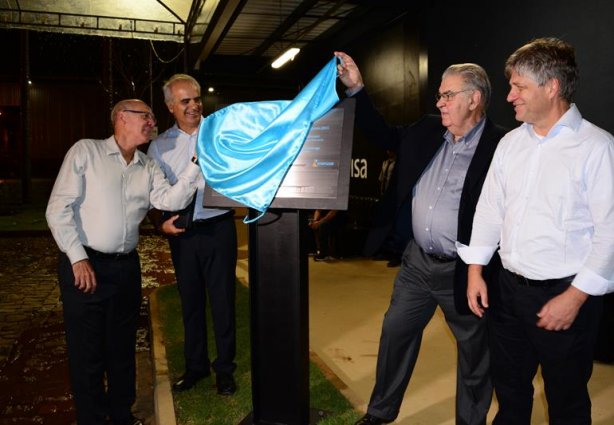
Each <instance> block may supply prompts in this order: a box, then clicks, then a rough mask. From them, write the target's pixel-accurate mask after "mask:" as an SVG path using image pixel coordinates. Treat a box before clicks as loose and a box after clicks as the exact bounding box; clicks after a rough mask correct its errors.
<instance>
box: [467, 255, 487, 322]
mask: <svg viewBox="0 0 614 425" xmlns="http://www.w3.org/2000/svg"><path fill="white" fill-rule="evenodd" d="M482 268H483V267H482V266H481V265H478V264H469V271H468V273H467V302H468V304H469V309H471V311H472V312H473V314H475V315H476V316H478V317H483V316H484V311H485V309H486V308H488V289H487V287H486V281H485V280H484V278H483V277H482Z"/></svg>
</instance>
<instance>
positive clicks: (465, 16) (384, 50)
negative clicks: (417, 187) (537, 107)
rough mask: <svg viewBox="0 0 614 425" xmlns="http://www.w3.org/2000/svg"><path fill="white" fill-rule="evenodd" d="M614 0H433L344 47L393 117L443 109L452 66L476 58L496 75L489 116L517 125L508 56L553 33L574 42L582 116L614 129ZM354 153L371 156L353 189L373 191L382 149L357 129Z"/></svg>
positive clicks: (402, 119) (379, 104) (403, 120)
mask: <svg viewBox="0 0 614 425" xmlns="http://www.w3.org/2000/svg"><path fill="white" fill-rule="evenodd" d="M613 19H614V2H611V1H608V0H586V1H582V2H580V1H575V0H536V1H533V0H520V1H509V2H502V1H486V0H478V1H468V2H458V1H449V0H443V1H441V0H440V1H429V2H422V3H420V4H418V3H415V4H413V5H412V6H411V7H410V8H409V9H408V13H407V14H406V15H405V16H403V17H401V18H400V19H398V20H397V21H395V22H392V23H391V25H388V26H386V27H385V28H381V29H380V30H379V31H377V32H376V33H373V34H370V35H368V36H366V37H363V38H362V39H359V40H354V41H353V42H352V43H350V44H348V45H346V46H337V47H338V48H342V49H344V50H345V51H346V52H347V53H349V54H350V55H351V56H352V57H354V58H355V59H356V62H357V63H358V65H359V67H360V69H361V71H362V73H363V76H364V79H365V84H366V87H367V88H368V90H369V92H370V94H371V95H372V97H373V100H374V102H375V104H376V106H377V107H378V109H379V110H380V111H381V112H382V114H383V115H384V116H385V117H386V118H387V119H388V121H389V122H390V123H394V124H398V123H408V122H412V121H413V120H415V119H416V118H417V117H418V116H420V115H421V114H423V113H437V109H436V107H435V100H434V97H435V94H436V93H437V91H438V88H439V83H440V79H441V74H442V72H443V71H444V70H445V68H447V67H448V66H449V65H450V64H453V63H461V62H475V63H478V64H480V65H481V66H483V67H484V68H485V69H486V71H487V73H488V74H489V76H490V78H491V83H492V85H493V93H492V100H491V106H490V108H489V111H488V114H489V116H490V117H491V118H492V119H493V120H494V121H496V122H497V123H500V124H502V125H504V126H507V127H508V128H514V127H516V126H518V125H519V123H518V122H516V121H515V120H514V114H513V110H512V107H511V106H510V105H509V104H508V103H507V102H506V100H505V98H506V96H507V93H508V89H509V85H508V82H507V80H506V79H505V77H504V75H503V69H504V64H505V60H506V59H507V57H508V56H509V55H510V54H511V53H512V52H513V51H514V50H516V49H517V48H518V47H520V46H521V45H523V44H525V43H527V42H529V41H530V40H531V39H533V38H537V37H546V36H555V37H559V38H561V39H563V40H565V41H567V42H569V43H571V44H572V45H574V47H575V48H576V59H577V61H578V65H579V67H580V84H579V85H578V89H577V91H576V96H575V102H576V104H577V105H578V107H579V108H580V111H581V113H582V114H583V116H584V117H585V118H586V119H588V120H589V121H592V122H593V123H595V124H597V125H599V126H601V127H602V128H604V129H606V130H607V131H609V132H611V133H614V112H613V111H614V88H613V85H614V25H612V20H613ZM354 155H355V156H358V157H363V156H364V157H367V158H368V160H369V179H368V181H366V182H364V181H361V179H357V178H352V189H353V193H358V194H361V195H362V194H365V195H366V194H369V193H374V187H376V184H377V181H376V180H377V175H378V173H379V169H380V165H381V161H382V160H383V158H384V154H383V153H382V152H378V151H377V150H374V149H373V148H371V147H370V146H369V145H368V144H366V142H365V141H364V140H363V139H362V138H361V135H360V133H359V132H358V134H357V136H356V138H355V144H354Z"/></svg>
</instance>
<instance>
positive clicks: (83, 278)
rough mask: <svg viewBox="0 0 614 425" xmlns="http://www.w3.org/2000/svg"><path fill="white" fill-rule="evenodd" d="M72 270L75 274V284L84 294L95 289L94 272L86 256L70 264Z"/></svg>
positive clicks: (90, 292) (91, 292)
mask: <svg viewBox="0 0 614 425" xmlns="http://www.w3.org/2000/svg"><path fill="white" fill-rule="evenodd" d="M72 272H73V275H74V276H75V286H76V287H77V289H79V290H81V291H83V292H85V293H86V294H93V293H94V292H95V291H96V285H97V283H96V273H94V268H93V267H92V264H91V263H90V260H88V259H87V258H86V259H84V260H81V261H77V262H76V263H74V264H73V265H72Z"/></svg>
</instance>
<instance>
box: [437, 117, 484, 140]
mask: <svg viewBox="0 0 614 425" xmlns="http://www.w3.org/2000/svg"><path fill="white" fill-rule="evenodd" d="M485 123H486V116H483V117H482V118H480V120H479V121H478V122H477V124H476V125H474V126H473V128H472V129H471V130H469V131H468V132H467V133H465V134H464V135H463V136H462V137H461V138H460V139H458V140H457V141H456V143H466V144H467V145H470V144H471V143H472V142H473V141H474V140H475V139H476V137H475V136H476V135H478V134H481V133H482V130H483V129H484V125H485ZM443 137H444V139H445V140H446V142H450V143H454V135H453V134H452V133H451V132H450V130H446V133H445V134H444V135H443Z"/></svg>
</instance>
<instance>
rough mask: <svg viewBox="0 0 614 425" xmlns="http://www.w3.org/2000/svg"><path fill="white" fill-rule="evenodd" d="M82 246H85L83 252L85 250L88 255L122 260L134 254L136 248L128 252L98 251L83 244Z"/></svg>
mask: <svg viewBox="0 0 614 425" xmlns="http://www.w3.org/2000/svg"><path fill="white" fill-rule="evenodd" d="M83 248H85V252H87V255H88V256H89V257H95V258H102V259H105V260H123V259H126V258H129V257H132V256H133V255H135V254H136V249H133V250H132V251H130V252H100V251H96V250H95V249H92V248H90V247H89V246H84V247H83Z"/></svg>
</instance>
